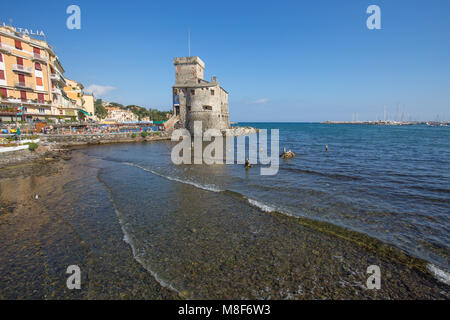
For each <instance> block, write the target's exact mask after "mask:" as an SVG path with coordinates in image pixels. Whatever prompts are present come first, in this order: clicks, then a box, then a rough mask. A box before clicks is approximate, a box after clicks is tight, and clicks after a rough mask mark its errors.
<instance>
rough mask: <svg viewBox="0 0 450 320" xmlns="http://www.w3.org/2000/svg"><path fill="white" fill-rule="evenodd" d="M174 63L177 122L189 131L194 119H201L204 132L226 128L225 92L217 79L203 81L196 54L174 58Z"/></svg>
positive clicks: (227, 125)
mask: <svg viewBox="0 0 450 320" xmlns="http://www.w3.org/2000/svg"><path fill="white" fill-rule="evenodd" d="M174 65H175V85H174V87H173V90H174V92H173V94H174V112H177V110H178V112H177V114H178V115H179V118H180V120H179V121H180V124H181V125H182V126H183V127H185V128H187V129H188V130H189V131H190V132H191V133H194V122H195V121H201V122H202V129H203V131H204V130H207V129H219V130H223V129H228V128H229V127H230V120H229V113H228V93H227V92H226V91H225V90H224V89H223V88H221V87H220V85H219V83H218V82H217V80H216V78H214V79H213V80H212V82H207V81H205V80H203V73H204V63H203V61H202V60H201V59H200V58H198V57H184V58H175V59H174ZM176 100H177V101H176ZM175 102H178V103H179V106H177V105H176V104H175Z"/></svg>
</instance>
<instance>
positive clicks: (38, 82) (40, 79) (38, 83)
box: [36, 77, 42, 86]
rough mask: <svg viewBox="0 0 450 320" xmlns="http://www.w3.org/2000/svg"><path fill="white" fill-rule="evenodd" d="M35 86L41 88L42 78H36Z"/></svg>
mask: <svg viewBox="0 0 450 320" xmlns="http://www.w3.org/2000/svg"><path fill="white" fill-rule="evenodd" d="M36 84H37V85H38V86H42V78H39V77H37V78H36Z"/></svg>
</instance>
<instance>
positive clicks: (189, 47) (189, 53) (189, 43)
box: [188, 27, 191, 57]
mask: <svg viewBox="0 0 450 320" xmlns="http://www.w3.org/2000/svg"><path fill="white" fill-rule="evenodd" d="M190 56H191V27H188V57H190Z"/></svg>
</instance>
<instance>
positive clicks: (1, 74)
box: [0, 70, 5, 80]
mask: <svg viewBox="0 0 450 320" xmlns="http://www.w3.org/2000/svg"><path fill="white" fill-rule="evenodd" d="M0 80H5V71H4V70H0Z"/></svg>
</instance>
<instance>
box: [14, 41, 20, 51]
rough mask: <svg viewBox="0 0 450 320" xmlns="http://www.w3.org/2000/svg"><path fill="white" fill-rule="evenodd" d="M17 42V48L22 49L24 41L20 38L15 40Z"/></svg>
mask: <svg viewBox="0 0 450 320" xmlns="http://www.w3.org/2000/svg"><path fill="white" fill-rule="evenodd" d="M14 42H15V44H16V49H19V50H22V42H20V40H14Z"/></svg>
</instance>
